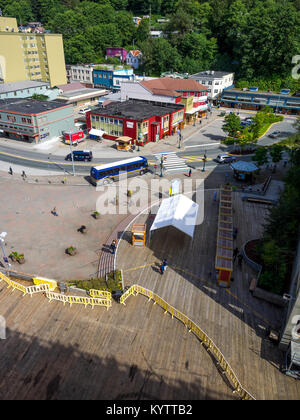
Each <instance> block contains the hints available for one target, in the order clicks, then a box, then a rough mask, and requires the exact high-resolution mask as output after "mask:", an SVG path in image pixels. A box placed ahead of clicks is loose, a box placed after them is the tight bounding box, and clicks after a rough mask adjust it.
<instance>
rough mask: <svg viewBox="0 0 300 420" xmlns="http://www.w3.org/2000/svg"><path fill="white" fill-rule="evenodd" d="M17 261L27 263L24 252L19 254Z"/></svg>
mask: <svg viewBox="0 0 300 420" xmlns="http://www.w3.org/2000/svg"><path fill="white" fill-rule="evenodd" d="M17 261H18V263H19V264H24V263H25V258H24V254H19V255H18V258H17Z"/></svg>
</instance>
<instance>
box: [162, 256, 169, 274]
mask: <svg viewBox="0 0 300 420" xmlns="http://www.w3.org/2000/svg"><path fill="white" fill-rule="evenodd" d="M162 265H163V267H164V271H166V270H167V266H168V263H167V260H166V259H165V258H164V260H163V262H162Z"/></svg>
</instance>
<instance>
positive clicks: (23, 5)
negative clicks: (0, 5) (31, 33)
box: [2, 0, 34, 25]
mask: <svg viewBox="0 0 300 420" xmlns="http://www.w3.org/2000/svg"><path fill="white" fill-rule="evenodd" d="M2 12H3V15H4V16H13V17H15V18H16V19H17V21H18V23H19V25H20V24H22V25H24V24H26V23H27V22H30V21H31V20H32V19H33V17H34V15H33V12H32V9H31V3H30V1H29V0H20V1H13V2H11V3H8V4H7V5H5V6H4V9H3V11H2Z"/></svg>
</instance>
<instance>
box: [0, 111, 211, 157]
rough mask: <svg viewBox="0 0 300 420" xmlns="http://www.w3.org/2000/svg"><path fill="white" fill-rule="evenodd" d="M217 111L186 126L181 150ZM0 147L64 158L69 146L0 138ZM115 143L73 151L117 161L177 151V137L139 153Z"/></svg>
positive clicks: (94, 144) (94, 143) (87, 143)
mask: <svg viewBox="0 0 300 420" xmlns="http://www.w3.org/2000/svg"><path fill="white" fill-rule="evenodd" d="M218 113H219V112H218V111H214V112H213V113H212V114H211V115H209V117H208V119H206V118H204V119H203V120H202V123H201V124H199V122H198V123H197V125H196V126H193V125H189V126H186V127H185V128H184V129H183V131H182V135H183V139H182V142H181V150H184V143H185V142H186V141H187V140H188V139H189V138H190V137H191V136H192V135H193V134H195V133H197V132H198V131H200V130H201V129H202V128H204V127H206V126H207V125H209V124H210V123H212V122H213V121H214V120H215V119H216V118H217V115H218ZM0 145H1V146H5V147H8V148H13V149H16V148H17V149H20V150H23V151H27V152H36V153H40V154H45V156H49V154H51V155H52V156H66V155H67V154H68V153H70V146H69V145H66V144H64V143H63V142H62V140H61V139H59V138H58V139H55V140H50V141H48V142H45V143H41V144H37V145H35V144H28V143H24V142H19V141H16V140H10V139H8V138H4V137H3V138H0ZM114 146H115V142H114V141H113V140H106V139H104V140H103V141H102V142H101V143H100V142H97V141H95V140H91V139H87V140H85V141H84V142H83V143H80V144H79V145H78V146H75V147H73V148H72V149H73V150H76V149H78V150H82V149H84V150H91V151H92V152H93V156H94V158H98V159H99V158H114V157H116V158H117V159H127V158H130V157H133V156H138V155H149V154H152V153H160V152H167V151H174V152H176V151H177V150H178V135H177V134H176V135H172V136H168V137H166V138H165V139H162V140H159V142H158V143H155V142H150V143H148V144H146V145H145V146H140V147H139V151H138V150H137V149H138V147H136V149H135V151H134V152H123V151H118V150H116V148H115V147H114Z"/></svg>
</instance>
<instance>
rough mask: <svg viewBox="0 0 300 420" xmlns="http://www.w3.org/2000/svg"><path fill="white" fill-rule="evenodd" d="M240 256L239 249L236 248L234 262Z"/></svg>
mask: <svg viewBox="0 0 300 420" xmlns="http://www.w3.org/2000/svg"><path fill="white" fill-rule="evenodd" d="M238 255H239V249H238V248H235V250H234V251H233V262H235V260H236V257H237V256H238Z"/></svg>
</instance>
